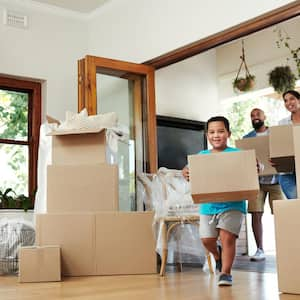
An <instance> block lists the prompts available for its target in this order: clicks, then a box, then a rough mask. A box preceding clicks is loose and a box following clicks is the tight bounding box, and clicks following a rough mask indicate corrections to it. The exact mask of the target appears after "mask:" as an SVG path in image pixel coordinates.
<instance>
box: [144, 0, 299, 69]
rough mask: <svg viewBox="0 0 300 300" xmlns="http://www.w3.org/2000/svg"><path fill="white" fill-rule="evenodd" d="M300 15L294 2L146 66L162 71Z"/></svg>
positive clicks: (173, 52) (146, 63) (151, 60)
mask: <svg viewBox="0 0 300 300" xmlns="http://www.w3.org/2000/svg"><path fill="white" fill-rule="evenodd" d="M299 15H300V0H297V1H293V2H292V3H289V4H287V5H284V6H281V7H279V8H277V9H274V10H272V11H270V12H267V13H264V14H262V15H260V16H258V17H256V18H253V19H250V20H248V21H245V22H243V23H240V24H238V25H235V26H233V27H230V28H228V29H226V30H223V31H220V32H218V33H216V34H213V35H210V36H208V37H206V38H203V39H201V40H198V41H195V42H193V43H191V44H188V45H185V46H183V47H180V48H177V49H175V50H172V51H170V52H167V53H165V54H163V55H160V56H158V57H155V58H153V59H150V60H147V61H145V62H144V64H145V65H149V66H152V67H154V68H155V69H160V68H164V67H167V66H169V65H171V64H174V63H177V62H179V61H182V60H184V59H187V58H189V57H192V56H194V55H197V54H200V53H202V52H205V51H207V50H209V49H212V48H215V47H217V46H220V45H222V44H225V43H228V42H230V41H233V40H235V39H238V38H241V37H244V36H246V35H249V34H251V33H254V32H257V31H259V30H262V29H265V28H267V27H269V26H273V25H276V24H278V23H280V22H283V21H286V20H288V19H291V18H293V17H296V16H299Z"/></svg>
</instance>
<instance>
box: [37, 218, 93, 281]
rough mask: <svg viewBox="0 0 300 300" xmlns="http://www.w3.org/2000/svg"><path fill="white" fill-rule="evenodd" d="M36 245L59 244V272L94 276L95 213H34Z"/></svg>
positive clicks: (66, 274) (67, 274) (65, 274)
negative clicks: (60, 261)
mask: <svg viewBox="0 0 300 300" xmlns="http://www.w3.org/2000/svg"><path fill="white" fill-rule="evenodd" d="M36 244H37V245H39V246H46V245H54V244H55V245H60V247H61V260H62V264H61V267H62V275H64V276H85V275H95V274H96V265H95V214H93V213H72V214H68V213H64V214H63V213H62V214H37V215H36Z"/></svg>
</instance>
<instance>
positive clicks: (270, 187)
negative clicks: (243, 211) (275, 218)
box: [243, 108, 285, 261]
mask: <svg viewBox="0 0 300 300" xmlns="http://www.w3.org/2000/svg"><path fill="white" fill-rule="evenodd" d="M250 117H251V122H252V126H253V128H254V130H252V131H250V132H249V133H248V134H246V135H245V136H244V137H243V138H251V137H256V136H262V135H268V134H269V130H268V127H267V126H266V125H265V120H266V116H265V113H264V111H263V110H261V109H259V108H254V109H252V111H251V113H250ZM259 186H260V190H259V194H258V197H257V199H256V201H249V202H248V212H249V213H251V215H252V231H253V234H254V238H255V242H256V247H257V250H256V253H255V254H254V255H253V256H251V257H250V260H251V261H262V260H265V258H266V257H265V253H264V249H263V226H262V216H263V213H264V205H265V200H266V198H267V196H268V197H269V205H270V209H271V213H272V214H273V200H278V199H284V198H285V197H284V195H283V193H282V191H281V188H280V185H279V183H278V176H277V175H267V176H259Z"/></svg>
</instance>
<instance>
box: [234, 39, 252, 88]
mask: <svg viewBox="0 0 300 300" xmlns="http://www.w3.org/2000/svg"><path fill="white" fill-rule="evenodd" d="M240 59H241V60H242V62H241V64H240V67H239V70H238V72H237V74H236V77H235V79H234V81H233V82H232V86H233V89H234V90H235V91H240V92H247V91H250V90H252V89H253V88H254V85H255V76H254V75H251V74H250V72H249V69H248V66H247V63H246V58H245V49H244V41H243V40H242V55H241V56H240ZM243 66H244V68H245V77H242V76H240V72H241V70H242V67H243Z"/></svg>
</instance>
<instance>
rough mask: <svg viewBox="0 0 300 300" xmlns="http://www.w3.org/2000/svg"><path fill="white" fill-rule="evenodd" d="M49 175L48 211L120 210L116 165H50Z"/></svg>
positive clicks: (48, 168)
mask: <svg viewBox="0 0 300 300" xmlns="http://www.w3.org/2000/svg"><path fill="white" fill-rule="evenodd" d="M47 172H48V173H47V212H76V211H77V212H82V211H92V212H94V211H105V210H109V211H111V210H112V211H113V210H118V207H119V200H118V196H119V192H118V190H119V181H118V166H117V165H108V164H93V165H50V166H48V167H47Z"/></svg>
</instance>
